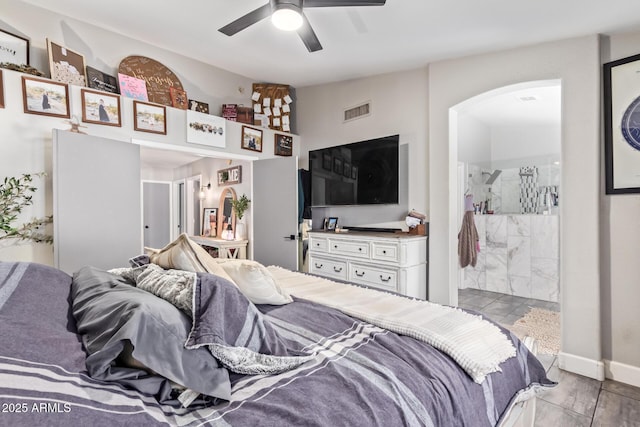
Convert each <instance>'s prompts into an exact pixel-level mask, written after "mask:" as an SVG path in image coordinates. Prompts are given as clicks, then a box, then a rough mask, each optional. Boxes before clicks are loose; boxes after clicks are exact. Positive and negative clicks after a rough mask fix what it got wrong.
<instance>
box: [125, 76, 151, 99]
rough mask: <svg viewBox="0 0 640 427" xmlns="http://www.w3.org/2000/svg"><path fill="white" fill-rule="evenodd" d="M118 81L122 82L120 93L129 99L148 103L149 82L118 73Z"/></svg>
mask: <svg viewBox="0 0 640 427" xmlns="http://www.w3.org/2000/svg"><path fill="white" fill-rule="evenodd" d="M118 81H119V82H120V93H121V94H122V96H126V97H127V98H133V99H137V100H138V101H148V100H149V97H148V95H147V82H145V81H144V80H142V79H138V78H136V77H131V76H128V75H126V74H122V73H118Z"/></svg>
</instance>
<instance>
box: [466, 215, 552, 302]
mask: <svg viewBox="0 0 640 427" xmlns="http://www.w3.org/2000/svg"><path fill="white" fill-rule="evenodd" d="M474 220H475V224H476V228H477V230H478V234H479V237H480V252H479V253H478V263H477V264H476V266H475V267H471V266H469V267H466V268H465V269H464V281H463V283H461V284H460V287H461V288H475V289H482V290H487V291H493V292H500V293H504V294H509V295H515V296H519V297H525V298H535V299H540V300H545V301H552V302H558V297H559V292H560V279H559V277H560V274H559V269H560V261H559V260H560V257H559V254H560V253H559V217H558V216H557V215H475V216H474Z"/></svg>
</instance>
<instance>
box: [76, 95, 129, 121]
mask: <svg viewBox="0 0 640 427" xmlns="http://www.w3.org/2000/svg"><path fill="white" fill-rule="evenodd" d="M80 92H81V94H82V121H83V122H85V123H95V124H98V125H106V126H118V127H120V126H122V121H121V119H120V97H119V96H118V95H109V94H108V93H105V92H97V91H94V90H88V89H82V90H81V91H80Z"/></svg>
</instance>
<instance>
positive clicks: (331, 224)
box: [327, 216, 338, 231]
mask: <svg viewBox="0 0 640 427" xmlns="http://www.w3.org/2000/svg"><path fill="white" fill-rule="evenodd" d="M337 226H338V218H337V217H335V216H332V217H329V219H328V220H327V230H329V231H335V229H336V227H337Z"/></svg>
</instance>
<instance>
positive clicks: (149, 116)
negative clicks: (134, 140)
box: [133, 101, 167, 135]
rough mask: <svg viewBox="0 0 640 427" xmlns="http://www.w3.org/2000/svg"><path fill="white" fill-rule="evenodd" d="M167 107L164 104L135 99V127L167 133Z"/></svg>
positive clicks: (152, 131) (143, 130) (135, 128)
mask: <svg viewBox="0 0 640 427" xmlns="http://www.w3.org/2000/svg"><path fill="white" fill-rule="evenodd" d="M166 118H167V108H166V107H165V106H164V105H156V104H149V103H147V102H142V101H133V123H134V124H133V129H134V130H138V131H140V132H151V133H159V134H162V135H166V134H167V120H166Z"/></svg>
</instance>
